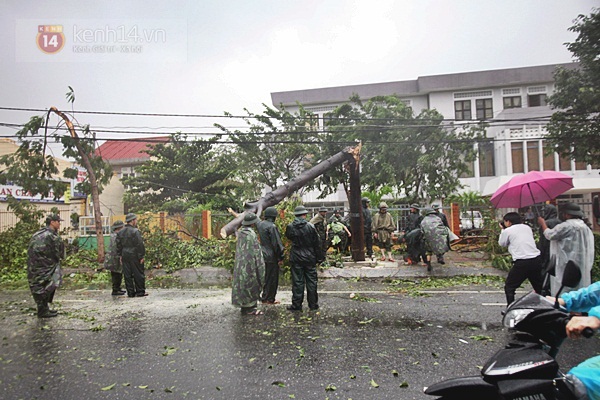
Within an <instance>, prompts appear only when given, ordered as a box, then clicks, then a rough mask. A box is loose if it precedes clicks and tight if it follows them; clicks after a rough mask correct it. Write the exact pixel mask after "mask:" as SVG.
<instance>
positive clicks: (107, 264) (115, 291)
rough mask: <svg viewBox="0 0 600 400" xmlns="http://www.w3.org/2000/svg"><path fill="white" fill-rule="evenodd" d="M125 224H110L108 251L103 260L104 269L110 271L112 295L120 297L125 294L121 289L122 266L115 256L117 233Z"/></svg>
mask: <svg viewBox="0 0 600 400" xmlns="http://www.w3.org/2000/svg"><path fill="white" fill-rule="evenodd" d="M124 226H125V224H124V223H123V221H120V220H117V221H115V222H114V223H113V224H112V233H111V234H110V243H109V245H108V251H107V252H106V257H105V258H104V268H105V269H106V270H108V271H110V279H111V283H112V295H113V296H122V295H124V294H125V293H126V292H125V291H124V290H122V289H121V284H122V283H123V266H122V265H121V257H119V255H118V254H117V243H116V242H117V232H119V231H120V230H121V229H123V227H124Z"/></svg>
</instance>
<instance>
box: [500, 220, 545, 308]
mask: <svg viewBox="0 0 600 400" xmlns="http://www.w3.org/2000/svg"><path fill="white" fill-rule="evenodd" d="M503 220H504V224H503V226H502V233H500V238H499V239H498V244H499V245H500V246H502V247H508V252H509V253H510V255H511V256H512V259H513V266H512V268H511V269H510V271H509V272H508V276H507V277H506V282H505V283H504V293H505V294H506V303H507V304H508V305H510V303H512V302H513V301H514V300H515V292H516V290H517V288H518V287H519V286H521V284H522V283H523V282H525V279H528V280H529V282H530V283H531V286H533V290H535V291H536V293H541V292H542V285H543V278H542V257H541V253H540V250H539V249H538V248H537V246H536V245H535V240H534V238H533V231H532V230H531V228H530V227H529V226H528V225H525V224H523V223H522V221H521V216H520V215H519V214H517V213H516V212H510V213H508V214H506V215H505V216H504V218H503Z"/></svg>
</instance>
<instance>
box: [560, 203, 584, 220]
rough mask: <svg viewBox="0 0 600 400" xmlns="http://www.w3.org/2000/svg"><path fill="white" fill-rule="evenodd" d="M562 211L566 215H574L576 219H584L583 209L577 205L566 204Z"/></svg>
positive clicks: (561, 208)
mask: <svg viewBox="0 0 600 400" xmlns="http://www.w3.org/2000/svg"><path fill="white" fill-rule="evenodd" d="M560 210H561V211H562V212H564V213H565V214H569V215H573V216H574V217H580V218H583V211H581V207H579V205H578V204H575V203H565V204H564V205H562V206H561V207H560Z"/></svg>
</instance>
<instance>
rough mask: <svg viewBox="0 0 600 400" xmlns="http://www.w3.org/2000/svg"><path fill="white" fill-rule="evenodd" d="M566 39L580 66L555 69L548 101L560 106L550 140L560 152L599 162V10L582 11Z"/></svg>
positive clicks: (595, 163) (564, 154) (588, 161)
mask: <svg viewBox="0 0 600 400" xmlns="http://www.w3.org/2000/svg"><path fill="white" fill-rule="evenodd" d="M569 30H570V31H572V32H577V33H578V36H577V39H576V40H575V42H573V43H567V48H568V49H569V51H571V53H573V57H574V58H575V59H576V60H577V61H579V66H578V68H576V69H573V70H567V69H564V68H559V69H557V70H556V72H555V73H554V80H555V92H554V94H553V95H552V96H550V98H549V99H548V102H549V103H550V104H551V105H552V107H553V108H556V109H558V111H555V112H554V113H553V114H552V118H551V119H550V123H549V124H548V126H547V129H548V132H550V134H549V135H548V137H547V138H548V140H549V141H550V143H551V144H553V145H554V146H555V150H556V151H557V152H559V153H560V154H561V155H563V156H566V157H570V158H572V159H575V160H577V161H584V162H587V163H590V164H592V165H595V166H598V160H599V159H600V13H599V12H598V9H595V10H594V12H593V13H592V14H591V15H589V16H584V15H579V16H578V17H577V19H576V20H575V24H574V25H573V26H572V27H571V28H569Z"/></svg>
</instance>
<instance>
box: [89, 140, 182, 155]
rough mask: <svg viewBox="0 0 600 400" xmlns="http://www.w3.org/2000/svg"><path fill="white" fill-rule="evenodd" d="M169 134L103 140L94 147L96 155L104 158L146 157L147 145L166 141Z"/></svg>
mask: <svg viewBox="0 0 600 400" xmlns="http://www.w3.org/2000/svg"><path fill="white" fill-rule="evenodd" d="M169 139H170V137H169V136H161V137H154V138H151V139H139V140H110V141H107V142H104V143H103V144H102V145H101V146H100V147H98V148H97V149H96V155H99V156H101V157H102V158H103V159H104V160H107V161H114V160H125V159H148V158H149V156H148V153H146V150H148V145H151V144H156V143H166V142H168V141H169Z"/></svg>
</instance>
